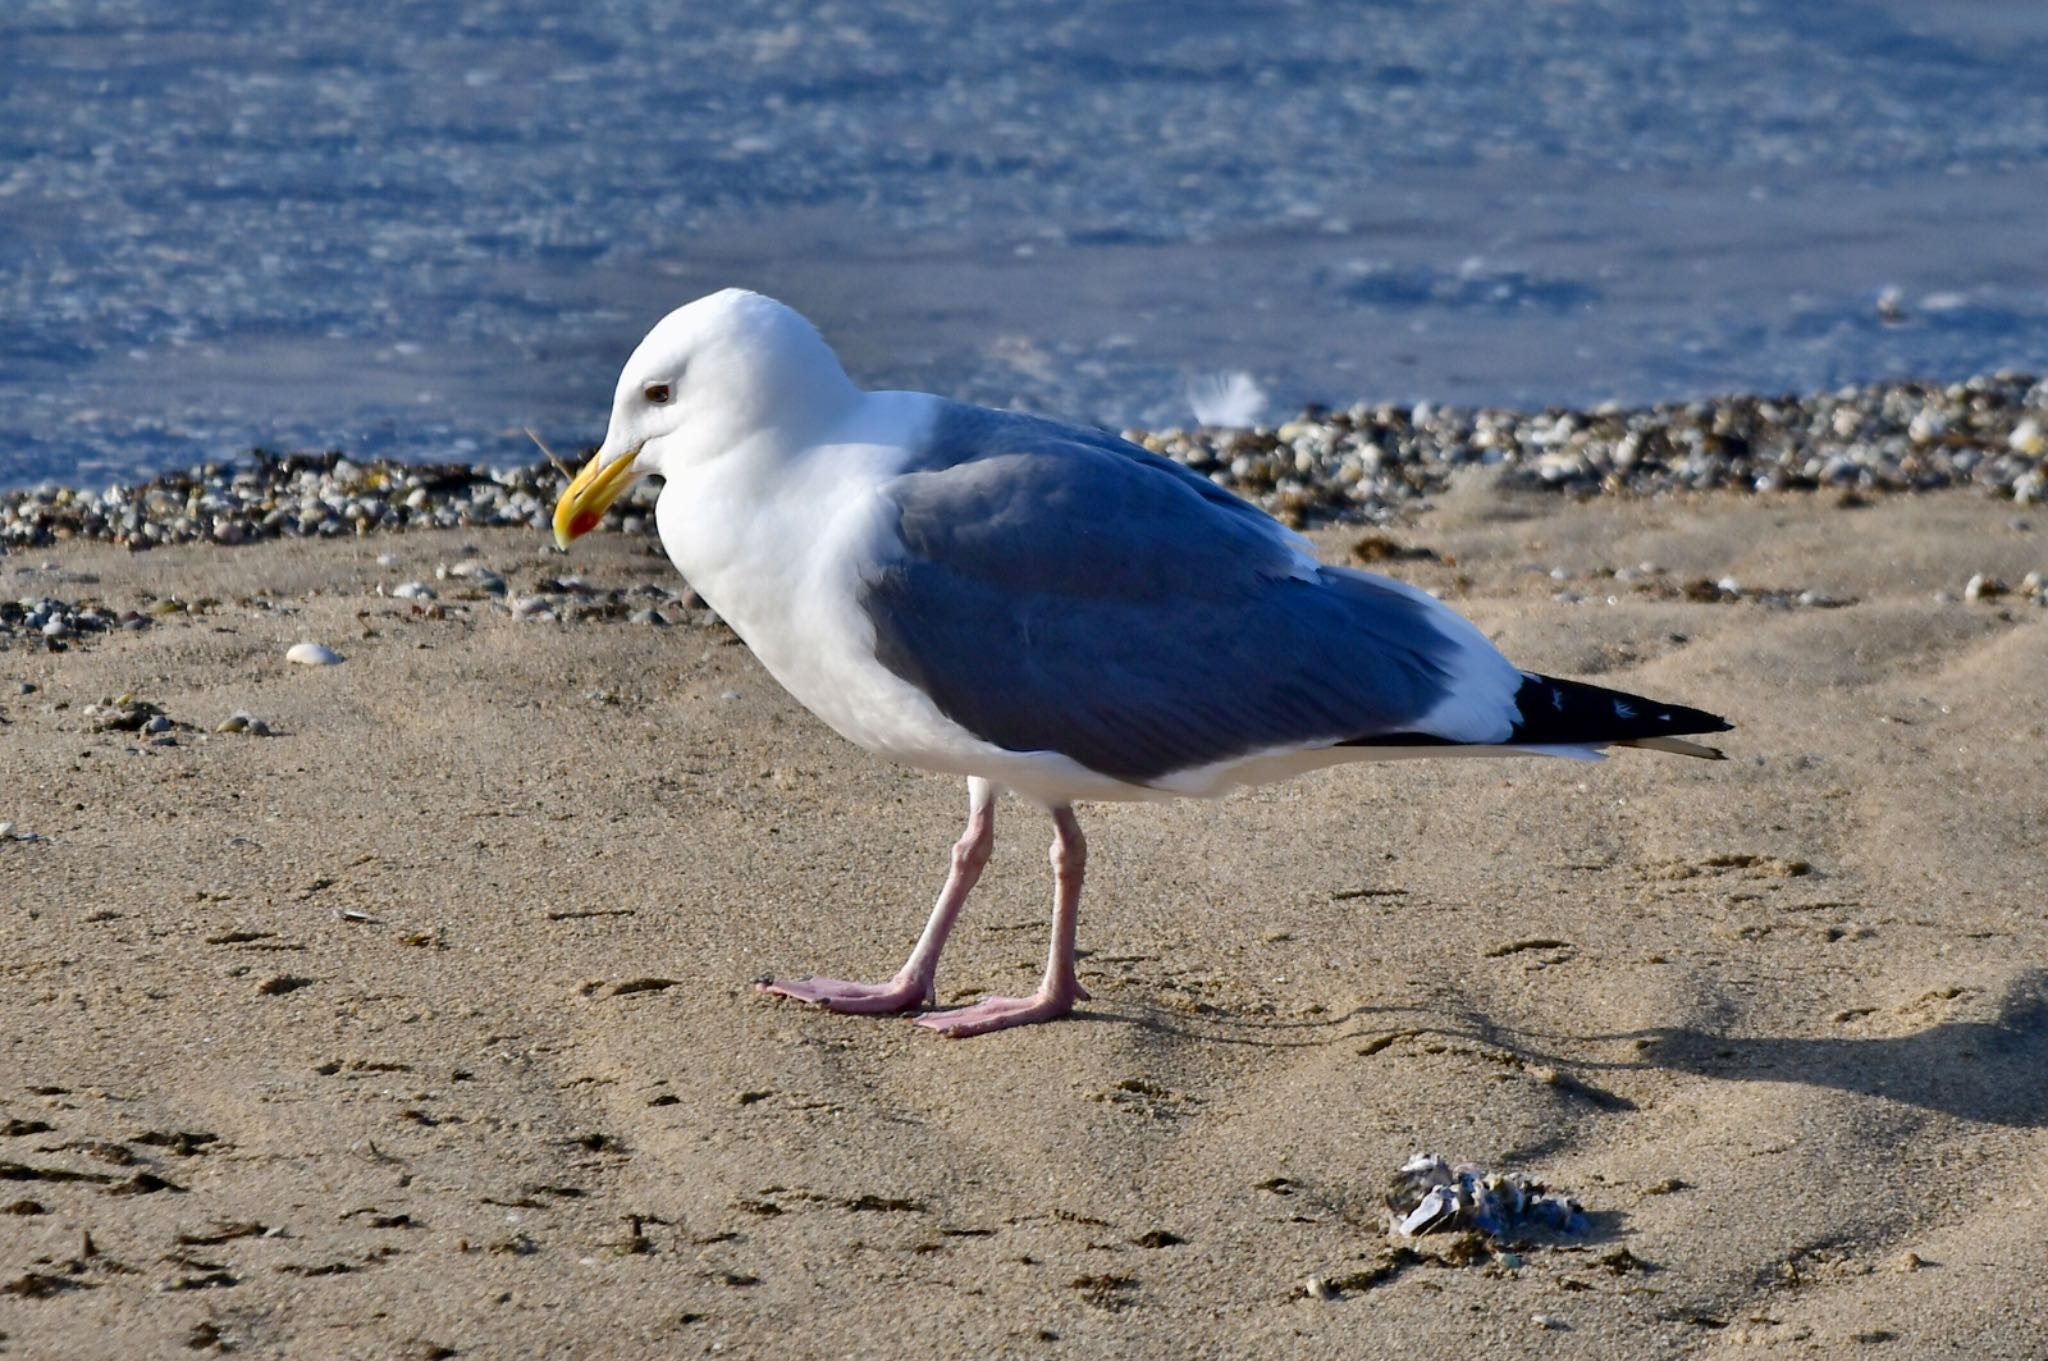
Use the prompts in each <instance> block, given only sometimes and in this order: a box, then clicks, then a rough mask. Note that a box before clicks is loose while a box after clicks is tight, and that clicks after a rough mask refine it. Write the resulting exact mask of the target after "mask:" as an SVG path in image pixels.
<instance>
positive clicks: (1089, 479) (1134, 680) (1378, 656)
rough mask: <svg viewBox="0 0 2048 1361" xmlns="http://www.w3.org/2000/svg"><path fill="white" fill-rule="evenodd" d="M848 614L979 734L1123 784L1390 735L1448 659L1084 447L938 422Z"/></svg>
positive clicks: (1375, 592) (1124, 457)
mask: <svg viewBox="0 0 2048 1361" xmlns="http://www.w3.org/2000/svg"><path fill="white" fill-rule="evenodd" d="M883 496H884V498H885V501H886V503H887V507H888V511H889V514H887V515H886V516H885V526H884V530H883V534H882V542H881V544H880V546H879V551H878V560H877V562H876V564H875V566H874V568H873V569H872V570H871V571H870V572H869V573H868V575H867V576H866V577H865V578H864V580H863V583H862V588H861V592H860V604H861V607H862V608H863V610H864V611H865V612H866V614H867V617H868V618H869V620H870V621H871V622H872V623H873V625H874V629H875V646H876V650H877V653H878V654H879V656H880V658H881V661H882V662H883V664H884V665H886V666H887V667H888V668H889V669H890V670H891V671H893V672H895V673H896V674H897V675H899V676H901V677H903V678H904V679H905V680H907V681H909V682H911V683H912V684H914V685H916V686H917V687H918V688H919V689H921V690H923V691H924V693H925V694H927V695H929V696H930V697H931V699H932V700H933V702H934V703H935V704H937V706H938V707H939V709H940V711H941V712H943V713H944V714H945V715H946V716H947V717H948V718H950V719H952V720H953V721H954V722H956V723H958V724H960V726H961V727H963V728H965V729H967V730H968V731H969V732H972V733H974V734H975V735H976V736H977V737H980V738H982V739H983V740H985V741H988V742H991V743H993V744H995V745H997V746H999V747H1003V748H1005V749H1008V750H1012V751H1053V752H1058V753H1061V754H1062V755H1065V756H1067V757H1070V758H1071V759H1073V760H1074V761H1076V762H1078V763H1080V764H1081V765H1083V766H1086V767H1088V768H1089V769H1091V770H1095V771H1098V772H1100V773H1102V774H1104V775H1109V776H1112V777H1114V778H1117V779H1121V780H1124V781H1127V782H1130V783H1134V784H1148V783H1152V782H1154V781H1156V780H1158V779H1160V778H1162V777H1164V776H1167V775H1170V774H1172V773H1174V772H1176V771H1181V770H1187V769H1191V768H1194V767H1199V766H1204V765H1208V764H1211V763H1213V762H1217V761H1223V760H1228V759H1231V758H1234V757H1238V756H1243V755H1247V754H1250V753H1252V752H1258V751H1266V750H1272V749H1275V748H1284V747H1289V746H1312V745H1329V744H1332V743H1335V742H1341V741H1344V740H1347V739H1357V738H1370V737H1373V736H1375V735H1382V734H1391V733H1400V732H1408V731H1412V730H1414V729H1415V727H1416V725H1417V724H1418V723H1419V722H1420V721H1421V720H1422V718H1423V716H1424V715H1425V714H1426V713H1428V712H1429V710H1430V709H1431V708H1432V707H1434V706H1436V705H1437V704H1438V703H1439V701H1441V700H1442V699H1443V698H1444V696H1445V695H1446V693H1447V692H1448V689H1449V687H1450V686H1452V685H1453V684H1454V683H1455V676H1454V674H1453V672H1452V667H1453V665H1454V663H1455V660H1456V657H1457V655H1458V653H1459V651H1460V644H1459V643H1457V642H1454V641H1453V640H1452V639H1451V638H1449V637H1447V636H1446V635H1445V634H1444V633H1443V632H1442V630H1440V628H1439V627H1438V625H1437V623H1436V621H1435V620H1433V619H1432V618H1431V615H1432V612H1433V611H1432V607H1431V605H1430V604H1429V603H1428V602H1427V601H1426V600H1421V599H1417V598H1416V597H1415V596H1413V595H1411V594H1409V593H1407V592H1405V591H1404V590H1402V589H1401V588H1399V587H1397V586H1395V585H1393V584H1392V583H1388V582H1383V581H1381V580H1379V579H1377V578H1373V577H1369V576H1366V575H1364V574H1362V573H1356V572H1347V571H1343V570H1341V569H1332V568H1323V567H1319V566H1317V565H1316V564H1315V563H1314V562H1313V560H1312V559H1308V558H1306V557H1305V556H1304V555H1303V554H1302V553H1301V552H1300V550H1299V549H1298V547H1297V546H1296V541H1295V540H1294V538H1293V536H1291V535H1289V534H1288V533H1287V532H1286V531H1285V530H1283V529H1281V527H1280V526H1279V525H1278V524H1276V523H1275V522H1274V521H1273V520H1271V519H1270V518H1268V517H1267V516H1266V515H1264V514H1263V513H1262V512H1260V511H1258V510H1257V509H1256V508H1254V507H1252V506H1249V505H1247V504H1245V503H1244V502H1242V501H1239V500H1237V498H1235V497H1232V496H1230V495H1229V494H1228V493H1225V492H1223V491H1222V490H1221V489H1220V488H1218V487H1216V486H1215V485H1213V484H1212V483H1210V482H1208V481H1207V480H1205V479H1203V478H1201V477H1199V476H1197V475H1195V474H1193V473H1191V472H1189V471H1187V470H1186V469H1184V468H1182V467H1180V466H1179V465H1178V464H1175V463H1173V462H1172V461H1171V460H1169V459H1164V458H1160V457H1158V456H1157V455H1154V454H1151V453H1148V452H1147V451H1145V450H1143V449H1140V448H1138V447H1137V446H1135V445H1132V444H1129V443H1127V442H1125V441H1122V440H1118V439H1116V438H1114V437H1113V436H1109V435H1106V434H1102V433H1100V432H1095V431H1083V430H1079V429H1075V428H1072V427H1067V426H1061V425H1058V424H1055V423H1052V422H1048V421H1040V420H1036V419H1033V418H1029V417H1021V416H1015V415H1011V414H1009V413H999V412H988V411H983V410H980V409H978V408H971V407H957V406H949V407H948V408H947V409H945V411H944V412H943V414H942V416H941V418H940V421H939V427H938V429H937V430H936V431H935V432H934V434H933V441H932V445H931V450H930V453H929V455H928V456H927V457H926V458H924V459H923V460H921V461H920V464H919V465H918V468H917V470H916V471H912V472H909V473H906V474H904V475H902V476H899V477H898V478H896V479H894V480H893V481H891V482H890V483H888V484H887V485H886V486H885V487H884V489H883Z"/></svg>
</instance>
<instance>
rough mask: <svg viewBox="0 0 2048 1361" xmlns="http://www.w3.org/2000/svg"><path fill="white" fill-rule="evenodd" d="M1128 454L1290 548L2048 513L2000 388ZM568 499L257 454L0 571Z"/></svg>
mask: <svg viewBox="0 0 2048 1361" xmlns="http://www.w3.org/2000/svg"><path fill="white" fill-rule="evenodd" d="M1123 434H1124V435H1125V437H1126V438H1129V439H1131V440H1132V441H1133V442H1135V443H1138V444H1141V445H1143V446H1144V447H1145V448H1147V449H1150V450H1152V451H1153V452H1155V453H1160V454H1163V455H1165V456H1167V457H1169V458H1172V459H1174V460H1176V461H1177V462H1179V463H1182V464H1184V465H1186V466H1187V467H1190V468H1192V469H1194V470H1195V471H1197V472H1200V473H1203V474H1204V475H1206V476H1208V477H1209V478H1210V479H1211V480H1212V481H1215V482H1216V483H1217V484H1218V485H1220V486H1223V487H1225V488H1227V489H1229V490H1230V491H1232V492H1235V493H1237V494H1238V495H1241V496H1244V497H1246V498H1247V499H1249V500H1252V501H1254V502H1256V503H1257V504H1259V505H1260V506H1262V507H1263V508H1264V509H1266V510H1267V511H1269V512H1271V513H1272V514H1274V515H1275V516H1277V517H1278V518H1279V519H1281V520H1282V521H1284V522H1286V523H1287V524H1289V525H1291V526H1293V527H1295V528H1308V527H1313V526H1316V525H1321V524H1347V523H1357V524H1363V523H1374V524H1385V523H1389V522H1393V521H1397V520H1399V519H1401V518H1403V517H1405V516H1408V515H1411V514H1413V513H1414V512H1416V511H1418V510H1420V509H1421V508H1423V506H1424V505H1425V504H1427V502H1428V501H1429V500H1430V499H1431V498H1434V497H1437V496H1440V495H1442V494H1443V493H1445V492H1447V491H1449V490H1451V488H1452V484H1453V482H1454V481H1460V480H1465V479H1468V478H1475V477H1476V478H1480V479H1485V480H1490V481H1493V482H1496V483H1498V484H1501V485H1504V486H1507V487H1510V488H1528V489H1539V490H1549V491H1555V492H1561V493H1565V494H1568V495H1570V496H1574V497H1585V496H1597V495H1603V494H1605V495H1630V494H1632V495H1656V494H1660V493H1667V492H1674V491H1724V490H1735V491H1752V492H1768V491H1836V492H1840V493H1844V494H1853V495H1863V494H1876V493H1896V492H1919V491H1931V490H1938V489H1943V488H1949V487H1959V486H1974V487H1978V488H1981V489H1982V490H1984V491H1985V492H1987V493H1989V494H1991V495H1994V496H2001V497H2006V498H2010V499H2011V500H2013V501H2014V502H2016V503H2017V504H2018V505H2021V506H2026V505H2029V504H2032V503H2034V502H2036V501H2039V500H2041V499H2043V498H2044V497H2048V378H2037V377H2035V376H2034V375H2031V374H2023V373H2014V372H2000V373H1996V374H1990V375H1983V376H1979V377H1974V378H1969V379H1965V380H1962V381H1960V382H1955V383H1932V382H1918V381H1899V382H1889V383H1874V384H1862V385H1854V386H1848V387H1843V388H1839V389H1836V390H1834V391H1831V392H1824V393H1817V394H1812V395H1808V396H1804V397H1795V396H1781V397H1763V396H1756V395H1737V396H1726V397H1715V398H1707V399H1702V400H1698V401H1690V402H1667V403H1660V404H1657V405H1653V406H1645V407H1620V406H1616V405H1612V404H1609V405H1603V406H1600V407H1596V408H1593V409H1590V410H1571V409H1565V408H1552V409H1546V410H1543V411H1522V410H1511V409H1506V408H1463V407H1452V406H1436V405H1433V404H1430V403H1427V402H1424V403H1417V404H1415V405H1413V406H1404V405H1400V404H1395V403H1379V404H1368V403H1358V404H1355V405H1353V406H1350V407H1347V408H1343V409H1329V408H1320V407H1311V408H1309V409H1308V410H1306V411H1304V412H1302V413H1301V414H1299V415H1298V416H1296V417H1295V418H1294V419H1292V420H1288V421H1283V422H1281V423H1279V424H1278V425H1276V426H1272V427H1263V426H1261V427H1252V428H1239V427H1194V428H1176V429H1161V430H1126V431H1124V432H1123ZM589 452H590V450H585V451H582V452H581V453H579V455H578V458H579V459H581V458H583V457H587V456H588V453H589ZM562 483H563V479H562V476H561V474H560V473H559V472H557V471H556V470H555V469H554V468H553V467H552V466H551V465H550V464H549V463H548V462H547V461H546V460H536V461H535V462H532V463H528V464H524V465H520V466H517V467H512V468H493V467H488V466H485V465H480V464H477V465H470V464H446V463H444V464H413V463H399V462H393V461H390V460H385V459H376V460H365V461H358V460H354V459H351V458H349V457H348V456H347V455H346V454H344V453H340V452H328V453H318V454H313V453H292V454H275V453H271V452H268V451H263V450H255V451H251V454H250V455H249V457H248V459H247V460H230V461H224V462H220V463H207V464H200V465H195V466H193V467H190V468H187V469H183V470H179V471H174V472H168V473H165V474H162V475H160V476H158V477H156V478H153V479H150V480H148V481H145V482H140V483H136V484H133V485H131V486H125V487H117V488H110V489H108V490H106V491H103V492H101V491H93V490H91V489H88V488H78V487H61V486H51V485H49V484H42V485H40V486H37V487H33V488H21V489H16V490H12V491H7V492H0V553H5V552H7V551H10V550H16V549H22V548H31V549H33V548H42V547H48V546H50V545H53V544H57V543H62V542H67V541H72V540H83V541H89V542H107V543H114V544H117V545H119V546H122V547H127V548H132V549H136V550H143V549H148V548H153V547H158V546H161V545H165V544H174V543H194V542H202V541H210V542H214V543H220V544H224V545H235V544H241V543H249V542H256V541H261V540H265V539H273V538H288V537H299V538H309V537H335V536H337V535H358V534H366V533H371V532H377V531H389V530H405V529H421V528H433V529H454V528H482V527H491V526H508V525H527V526H531V527H535V528H544V527H545V526H546V524H547V517H548V514H549V511H550V509H551V507H552V504H553V500H554V496H555V494H556V493H557V492H558V491H559V490H560V488H561V486H562ZM655 491H656V488H655V487H652V486H649V485H645V484H643V485H642V486H641V487H639V488H636V489H635V491H634V493H633V495H632V496H631V497H629V498H627V499H626V500H624V501H622V502H621V503H620V504H619V505H618V506H617V507H615V508H614V509H613V510H612V511H611V512H610V515H609V517H608V521H607V523H608V524H609V525H610V527H612V528H613V529H616V530H621V531H623V532H626V533H636V534H652V533H653V525H652V519H651V516H649V514H648V511H649V510H650V508H651V506H652V503H653V497H654V493H655Z"/></svg>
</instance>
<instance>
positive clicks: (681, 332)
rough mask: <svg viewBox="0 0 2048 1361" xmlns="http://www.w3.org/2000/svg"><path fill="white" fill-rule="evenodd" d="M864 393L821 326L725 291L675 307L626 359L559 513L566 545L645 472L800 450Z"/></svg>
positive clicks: (559, 537) (754, 297) (768, 301)
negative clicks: (728, 456) (602, 423)
mask: <svg viewBox="0 0 2048 1361" xmlns="http://www.w3.org/2000/svg"><path fill="white" fill-rule="evenodd" d="M859 394H860V390H859V389H858V388H856V387H855V386H854V385H853V382H852V380H851V379H849V378H848V377H847V376H846V371H845V370H844V369H842V368H841V367H840V366H839V359H838V356H836V355H834V354H833V353H832V347H831V346H829V345H827V344H826V343H825V339H824V337H823V336H821V335H819V334H818V331H817V328H816V327H814V326H812V325H811V323H810V322H808V321H806V320H804V318H803V317H802V316H801V315H799V314H798V313H797V312H795V311H793V310H792V309H790V308H788V307H784V306H783V305H782V304H781V303H779V302H777V301H775V300H774V299H773V298H767V297H763V296H762V295H760V294H759V293H749V292H747V291H746V290H745V289H742V288H728V289H726V290H724V291H723V292H720V293H713V294H711V295H710V296H708V297H703V298H699V299H697V300H696V301H695V302H693V303H689V304H687V305H685V306H682V307H678V308H677V309H676V310H675V311H673V312H671V313H669V314H668V315H667V316H665V317H663V318H662V319H661V320H660V321H659V322H658V323H656V325H655V327H654V329H653V330H651V331H649V332H648V333H647V336H646V338H645V339H643V340H642V341H641V342H640V344H639V345H638V346H636V347H635V348H634V350H633V354H632V357H631V358H629V359H627V360H626V367H625V369H624V371H622V372H621V373H620V374H619V385H618V389H617V390H616V391H615V392H614V393H613V394H612V419H611V425H610V427H609V428H608V429H607V430H606V432H605V437H604V444H603V445H602V446H600V447H599V449H598V451H597V454H596V456H595V457H593V458H592V459H591V460H590V462H589V463H587V464H585V465H584V468H583V471H582V472H580V473H578V474H577V475H576V479H575V481H573V482H571V483H570V484H569V488H568V490H567V491H565V492H563V493H562V499H561V501H560V502H559V503H557V505H556V507H555V538H556V541H557V542H559V543H561V544H562V545H563V546H564V547H567V546H568V543H569V541H570V540H571V539H574V538H576V537H577V536H579V535H581V534H584V533H587V532H588V531H589V530H591V529H592V528H594V527H595V526H596V525H597V522H598V520H599V519H600V518H601V517H602V516H603V515H604V512H605V508H606V507H607V506H609V505H610V504H611V503H612V502H613V501H615V500H617V499H618V497H619V495H620V494H621V493H623V492H624V491H625V490H626V488H627V487H628V486H630V485H632V483H633V481H634V480H635V479H636V478H638V477H640V476H641V475H643V474H646V473H664V472H673V471H676V470H678V469H681V468H685V467H688V466H691V465H693V464H696V463H700V462H703V461H705V460H708V459H714V458H717V457H719V456H720V455H721V454H725V453H728V452H730V451H731V450H733V449H734V448H736V447H738V446H739V445H741V444H742V443H744V442H746V441H747V440H749V439H751V438H753V437H756V436H759V435H763V434H781V435H783V436H784V437H785V438H793V439H795V440H798V441H803V440H804V439H805V436H806V435H808V433H809V432H811V431H814V430H817V429H819V428H821V427H822V426H823V425H824V424H825V423H826V422H828V421H830V420H832V419H833V418H835V417H836V416H838V415H839V414H841V413H842V412H843V411H844V410H845V409H846V407H847V406H848V405H849V404H850V403H851V402H852V401H853V400H854V399H855V398H856V397H858V396H859Z"/></svg>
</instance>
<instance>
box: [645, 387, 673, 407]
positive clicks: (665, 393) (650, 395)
mask: <svg viewBox="0 0 2048 1361" xmlns="http://www.w3.org/2000/svg"><path fill="white" fill-rule="evenodd" d="M640 395H641V396H642V397H645V398H646V399H647V400H648V401H650V402H652V403H653V404H654V405H656V406H667V405H668V399H669V397H670V396H672V395H673V394H671V393H670V392H669V387H668V384H667V383H649V384H648V385H647V386H646V387H644V388H641V389H640Z"/></svg>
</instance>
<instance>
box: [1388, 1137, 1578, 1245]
mask: <svg viewBox="0 0 2048 1361" xmlns="http://www.w3.org/2000/svg"><path fill="white" fill-rule="evenodd" d="M1387 1209H1388V1210H1390V1211H1391V1212H1392V1219H1393V1223H1392V1227H1393V1230H1394V1232H1395V1233H1398V1234H1400V1235H1402V1236H1403V1237H1406V1238H1417V1237H1420V1236H1421V1235H1423V1234H1426V1233H1448V1232H1453V1231H1457V1230H1472V1231H1477V1232H1479V1233H1483V1234H1486V1235H1487V1236H1488V1237H1492V1238H1499V1237H1501V1236H1502V1235H1504V1234H1509V1233H1517V1232H1526V1231H1529V1230H1541V1231H1545V1232H1550V1233H1560V1234H1571V1235H1578V1234H1583V1233H1585V1232H1586V1230H1587V1227H1588V1226H1587V1223H1586V1213H1585V1211H1584V1210H1583V1209H1582V1208H1581V1207H1580V1205H1579V1202H1578V1201H1576V1200H1574V1199H1572V1198H1571V1197H1570V1196H1558V1195H1552V1194H1551V1193H1550V1191H1549V1188H1548V1187H1546V1186H1544V1184H1543V1183H1542V1182H1539V1181H1532V1180H1530V1179H1529V1178H1527V1177H1524V1176H1522V1175H1520V1174H1519V1173H1515V1172H1488V1171H1487V1170H1486V1169H1485V1168H1483V1167H1478V1166H1475V1165H1474V1164H1472V1163H1459V1164H1458V1165H1457V1166H1455V1167H1453V1166H1452V1165H1451V1164H1450V1163H1449V1162H1447V1161H1445V1160H1444V1159H1443V1158H1441V1157H1439V1156H1438V1155H1436V1154H1434V1153H1418V1154H1416V1155H1415V1156H1414V1157H1413V1158H1410V1159H1409V1160H1408V1161H1407V1162H1406V1163H1403V1164H1402V1165H1401V1170H1400V1171H1399V1172H1396V1173H1395V1174H1394V1178H1393V1181H1392V1184H1391V1186H1390V1187H1389V1189H1388V1191H1387Z"/></svg>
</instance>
